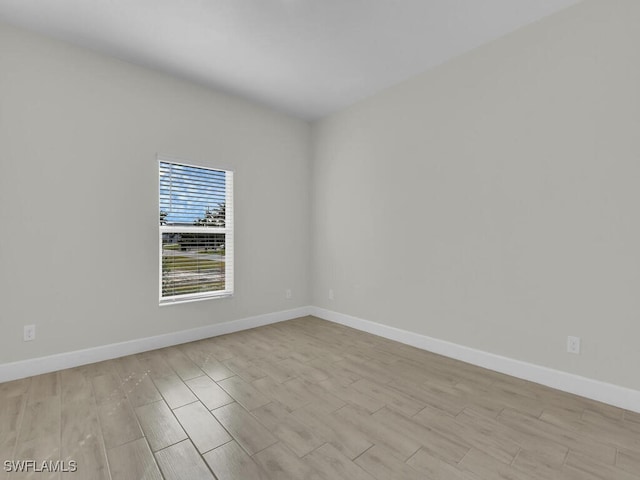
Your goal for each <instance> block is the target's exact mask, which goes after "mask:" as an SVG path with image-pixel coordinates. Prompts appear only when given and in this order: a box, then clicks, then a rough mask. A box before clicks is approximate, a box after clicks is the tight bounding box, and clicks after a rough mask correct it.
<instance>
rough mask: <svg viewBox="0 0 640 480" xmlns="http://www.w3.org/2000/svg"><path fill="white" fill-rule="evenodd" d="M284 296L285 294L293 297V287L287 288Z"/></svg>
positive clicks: (287, 296)
mask: <svg viewBox="0 0 640 480" xmlns="http://www.w3.org/2000/svg"><path fill="white" fill-rule="evenodd" d="M284 296H285V297H286V298H291V297H293V293H292V292H291V289H290V288H287V289H286V290H285V291H284Z"/></svg>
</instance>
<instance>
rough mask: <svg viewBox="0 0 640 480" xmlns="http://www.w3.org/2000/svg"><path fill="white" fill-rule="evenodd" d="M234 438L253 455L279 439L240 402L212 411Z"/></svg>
mask: <svg viewBox="0 0 640 480" xmlns="http://www.w3.org/2000/svg"><path fill="white" fill-rule="evenodd" d="M212 413H213V415H214V416H215V417H216V418H217V419H218V421H219V422H220V423H221V424H222V425H223V426H224V428H226V429H227V431H228V432H229V433H230V434H231V435H232V436H233V438H234V439H235V440H236V442H238V443H239V444H240V446H242V448H244V449H245V451H247V453H249V454H250V455H253V454H254V453H256V452H259V451H260V450H262V449H264V448H267V447H268V446H269V445H273V444H274V443H276V442H277V441H278V439H277V438H276V437H274V436H273V435H272V434H271V433H270V432H269V431H268V430H267V429H266V428H265V427H264V426H263V425H262V424H261V423H260V422H258V420H256V419H255V418H254V417H253V416H252V415H251V414H250V413H249V412H247V411H246V410H245V409H244V408H242V407H241V406H240V405H239V404H238V403H230V404H229V405H225V406H224V407H220V408H217V409H215V410H213V411H212Z"/></svg>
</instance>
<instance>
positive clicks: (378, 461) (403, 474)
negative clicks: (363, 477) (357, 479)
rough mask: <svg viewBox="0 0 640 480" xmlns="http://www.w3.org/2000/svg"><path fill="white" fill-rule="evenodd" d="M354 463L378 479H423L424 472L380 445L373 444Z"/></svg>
mask: <svg viewBox="0 0 640 480" xmlns="http://www.w3.org/2000/svg"><path fill="white" fill-rule="evenodd" d="M355 463H356V464H358V465H359V466H360V467H362V469H363V470H365V471H367V472H368V473H369V474H370V475H371V476H372V477H374V478H377V479H378V480H387V479H389V478H398V479H400V478H402V479H403V480H425V476H424V473H421V472H418V471H417V470H415V469H413V468H412V467H411V466H409V465H407V464H406V463H404V462H402V461H400V460H398V458H397V457H396V456H395V455H393V453H391V451H390V450H388V449H386V448H385V447H383V446H381V445H374V446H373V447H371V448H370V449H369V450H367V451H366V452H364V453H363V454H362V455H360V456H359V457H358V458H356V460H355Z"/></svg>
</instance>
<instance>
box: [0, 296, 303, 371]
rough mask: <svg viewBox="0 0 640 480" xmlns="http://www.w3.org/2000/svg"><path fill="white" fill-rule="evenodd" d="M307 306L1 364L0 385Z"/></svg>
mask: <svg viewBox="0 0 640 480" xmlns="http://www.w3.org/2000/svg"><path fill="white" fill-rule="evenodd" d="M310 311H311V309H310V307H300V308H294V309H292V310H283V311H280V312H274V313H267V314H264V315H257V316H255V317H247V318H242V319H239V320H232V321H229V322H224V323H216V324H213V325H207V326H206V327H199V328H193V329H190V330H182V331H180V332H173V333H166V334H164V335H157V336H154V337H146V338H138V339H136V340H130V341H127V342H122V343H112V344H110V345H102V346H99V347H93V348H87V349H84V350H75V351H73V352H66V353H59V354H56V355H49V356H46V357H39V358H32V359H29V360H22V361H18V362H12V363H4V364H0V382H7V381H10V380H17V379H19V378H25V377H30V376H32V375H40V374H42V373H49V372H55V371H56V370H62V369H65V368H73V367H78V366H80V365H86V364H88V363H94V362H100V361H103V360H110V359H112V358H118V357H123V356H125V355H132V354H134V353H140V352H146V351H148V350H154V349H156V348H163V347H169V346H172V345H179V344H181V343H186V342H193V341H195V340H201V339H203V338H209V337H216V336H218V335H224V334H227V333H233V332H239V331H241V330H247V329H249V328H255V327H261V326H263V325H269V324H272V323H278V322H282V321H285V320H291V319H293V318H298V317H304V316H306V315H309V314H310Z"/></svg>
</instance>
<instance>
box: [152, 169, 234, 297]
mask: <svg viewBox="0 0 640 480" xmlns="http://www.w3.org/2000/svg"><path fill="white" fill-rule="evenodd" d="M159 173H160V189H159V192H160V216H159V225H160V303H161V304H166V303H176V302H183V301H190V300H200V299H204V298H211V297H220V296H225V295H231V294H232V293H233V172H230V171H228V170H214V169H211V168H203V167H195V166H192V165H184V164H181V163H175V162H170V161H165V160H163V159H160V160H159Z"/></svg>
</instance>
